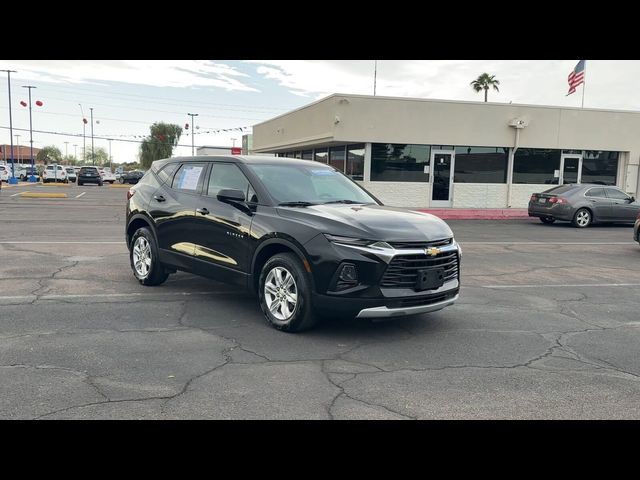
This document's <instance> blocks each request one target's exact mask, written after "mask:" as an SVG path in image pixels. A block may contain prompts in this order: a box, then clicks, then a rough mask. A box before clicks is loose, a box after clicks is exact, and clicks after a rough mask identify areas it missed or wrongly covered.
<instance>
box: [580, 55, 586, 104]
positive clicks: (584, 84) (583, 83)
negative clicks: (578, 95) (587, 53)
mask: <svg viewBox="0 0 640 480" xmlns="http://www.w3.org/2000/svg"><path fill="white" fill-rule="evenodd" d="M585 88H587V61H586V60H585V61H584V79H583V80H582V106H581V107H580V108H584V90H585Z"/></svg>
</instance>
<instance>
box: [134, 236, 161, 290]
mask: <svg viewBox="0 0 640 480" xmlns="http://www.w3.org/2000/svg"><path fill="white" fill-rule="evenodd" d="M129 259H130V261H131V268H132V269H133V275H134V276H135V277H136V278H137V279H138V281H139V282H140V283H141V284H142V285H147V286H153V285H160V284H161V283H164V281H165V280H166V279H167V277H168V276H169V273H167V271H166V270H165V269H164V267H163V265H162V263H160V257H159V256H158V248H157V246H156V242H155V239H154V238H153V233H151V230H149V229H148V228H146V227H143V228H139V229H138V230H136V233H134V234H133V237H132V239H131V249H130V251H129Z"/></svg>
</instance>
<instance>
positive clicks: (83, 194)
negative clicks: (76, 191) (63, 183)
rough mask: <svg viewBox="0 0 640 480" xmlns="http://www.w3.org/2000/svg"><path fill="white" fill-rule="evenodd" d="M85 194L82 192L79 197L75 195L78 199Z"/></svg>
mask: <svg viewBox="0 0 640 480" xmlns="http://www.w3.org/2000/svg"><path fill="white" fill-rule="evenodd" d="M85 193H87V192H82V193H81V194H80V195H76V198H80V197H81V196H83V195H84V194H85Z"/></svg>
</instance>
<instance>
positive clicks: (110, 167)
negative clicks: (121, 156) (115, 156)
mask: <svg viewBox="0 0 640 480" xmlns="http://www.w3.org/2000/svg"><path fill="white" fill-rule="evenodd" d="M112 168H113V166H112V165H111V139H109V170H111V171H112V172H113V170H112Z"/></svg>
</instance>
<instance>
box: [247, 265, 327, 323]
mask: <svg viewBox="0 0 640 480" xmlns="http://www.w3.org/2000/svg"><path fill="white" fill-rule="evenodd" d="M289 278H291V279H292V280H289ZM282 280H284V282H282ZM281 282H282V283H281ZM283 284H284V285H285V287H284V289H283V290H277V288H278V286H279V285H283ZM267 289H268V290H270V291H271V292H273V293H270V292H269V291H267ZM292 293H294V294H295V295H293V296H292V295H291V294H292ZM278 295H282V297H280V298H278ZM258 299H259V302H260V308H262V312H263V313H264V316H265V318H266V320H267V323H269V324H270V325H271V326H272V327H274V328H276V329H277V330H282V331H284V332H301V331H303V330H308V329H310V328H311V327H313V326H314V325H315V324H316V323H317V321H318V317H317V316H316V315H315V314H314V312H313V306H312V304H311V281H310V279H309V274H308V273H307V272H306V271H305V270H304V269H303V267H302V263H301V262H300V260H299V259H298V257H297V256H296V255H295V254H293V253H279V254H277V255H274V256H273V257H271V258H270V259H269V260H267V262H266V263H265V264H264V266H263V267H262V272H261V273H260V282H259V284H258ZM290 299H295V302H292V301H290ZM281 300H284V302H282V301H281ZM274 305H275V308H274ZM269 307H271V309H270V308H269Z"/></svg>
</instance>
